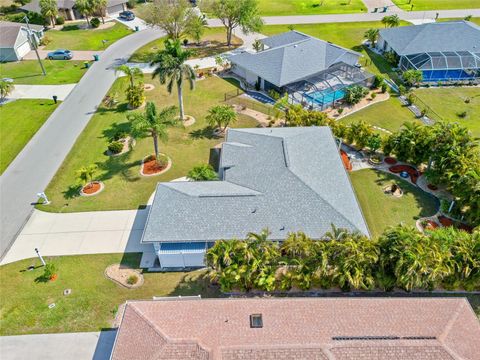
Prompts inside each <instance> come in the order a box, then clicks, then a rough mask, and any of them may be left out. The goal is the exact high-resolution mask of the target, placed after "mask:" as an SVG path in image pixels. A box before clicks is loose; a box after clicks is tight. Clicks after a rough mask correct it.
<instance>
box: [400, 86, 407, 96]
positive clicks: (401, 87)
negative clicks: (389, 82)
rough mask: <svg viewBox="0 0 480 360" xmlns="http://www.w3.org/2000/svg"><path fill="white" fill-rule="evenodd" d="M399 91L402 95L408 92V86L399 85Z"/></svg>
mask: <svg viewBox="0 0 480 360" xmlns="http://www.w3.org/2000/svg"><path fill="white" fill-rule="evenodd" d="M398 92H399V93H400V95H405V94H406V92H407V88H406V87H405V86H403V85H400V86H399V87H398Z"/></svg>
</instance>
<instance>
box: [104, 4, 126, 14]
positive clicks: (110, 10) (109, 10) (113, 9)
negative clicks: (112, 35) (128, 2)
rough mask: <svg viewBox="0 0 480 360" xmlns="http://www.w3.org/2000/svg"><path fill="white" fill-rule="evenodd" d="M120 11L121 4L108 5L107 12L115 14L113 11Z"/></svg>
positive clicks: (121, 9) (121, 8)
mask: <svg viewBox="0 0 480 360" xmlns="http://www.w3.org/2000/svg"><path fill="white" fill-rule="evenodd" d="M121 11H123V5H122V4H119V5H114V6H110V7H108V8H107V12H108V13H109V14H115V13H119V12H121Z"/></svg>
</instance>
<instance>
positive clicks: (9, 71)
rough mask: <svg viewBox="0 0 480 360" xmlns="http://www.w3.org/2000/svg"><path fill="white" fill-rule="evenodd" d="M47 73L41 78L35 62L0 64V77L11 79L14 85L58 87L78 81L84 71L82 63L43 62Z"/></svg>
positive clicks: (65, 61) (38, 66)
mask: <svg viewBox="0 0 480 360" xmlns="http://www.w3.org/2000/svg"><path fill="white" fill-rule="evenodd" d="M43 66H44V67H45V70H46V72H47V75H46V76H43V74H42V70H41V68H40V65H39V64H38V62H37V61H36V60H23V61H19V62H10V63H3V64H0V77H1V78H4V77H6V78H12V79H13V80H14V83H15V84H29V85H58V84H74V83H77V82H79V81H80V79H81V78H82V76H83V75H84V74H85V72H86V70H87V69H85V66H84V65H83V61H72V60H43Z"/></svg>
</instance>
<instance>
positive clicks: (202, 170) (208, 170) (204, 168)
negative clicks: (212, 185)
mask: <svg viewBox="0 0 480 360" xmlns="http://www.w3.org/2000/svg"><path fill="white" fill-rule="evenodd" d="M187 178H188V179H190V180H193V181H214V180H218V175H217V173H216V172H215V170H214V169H213V167H212V165H209V164H205V165H198V166H195V167H194V168H193V169H192V170H190V171H189V172H188V174H187Z"/></svg>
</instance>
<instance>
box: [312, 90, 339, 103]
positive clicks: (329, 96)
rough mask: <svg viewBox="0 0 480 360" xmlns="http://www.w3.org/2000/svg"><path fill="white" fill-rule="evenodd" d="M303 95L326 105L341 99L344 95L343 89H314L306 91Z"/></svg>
mask: <svg viewBox="0 0 480 360" xmlns="http://www.w3.org/2000/svg"><path fill="white" fill-rule="evenodd" d="M305 97H306V98H307V99H309V100H312V101H314V102H316V103H317V104H320V105H328V104H331V103H333V101H334V100H335V101H337V100H341V99H343V98H344V97H345V90H343V89H339V90H335V91H314V92H311V93H306V94H305Z"/></svg>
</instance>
